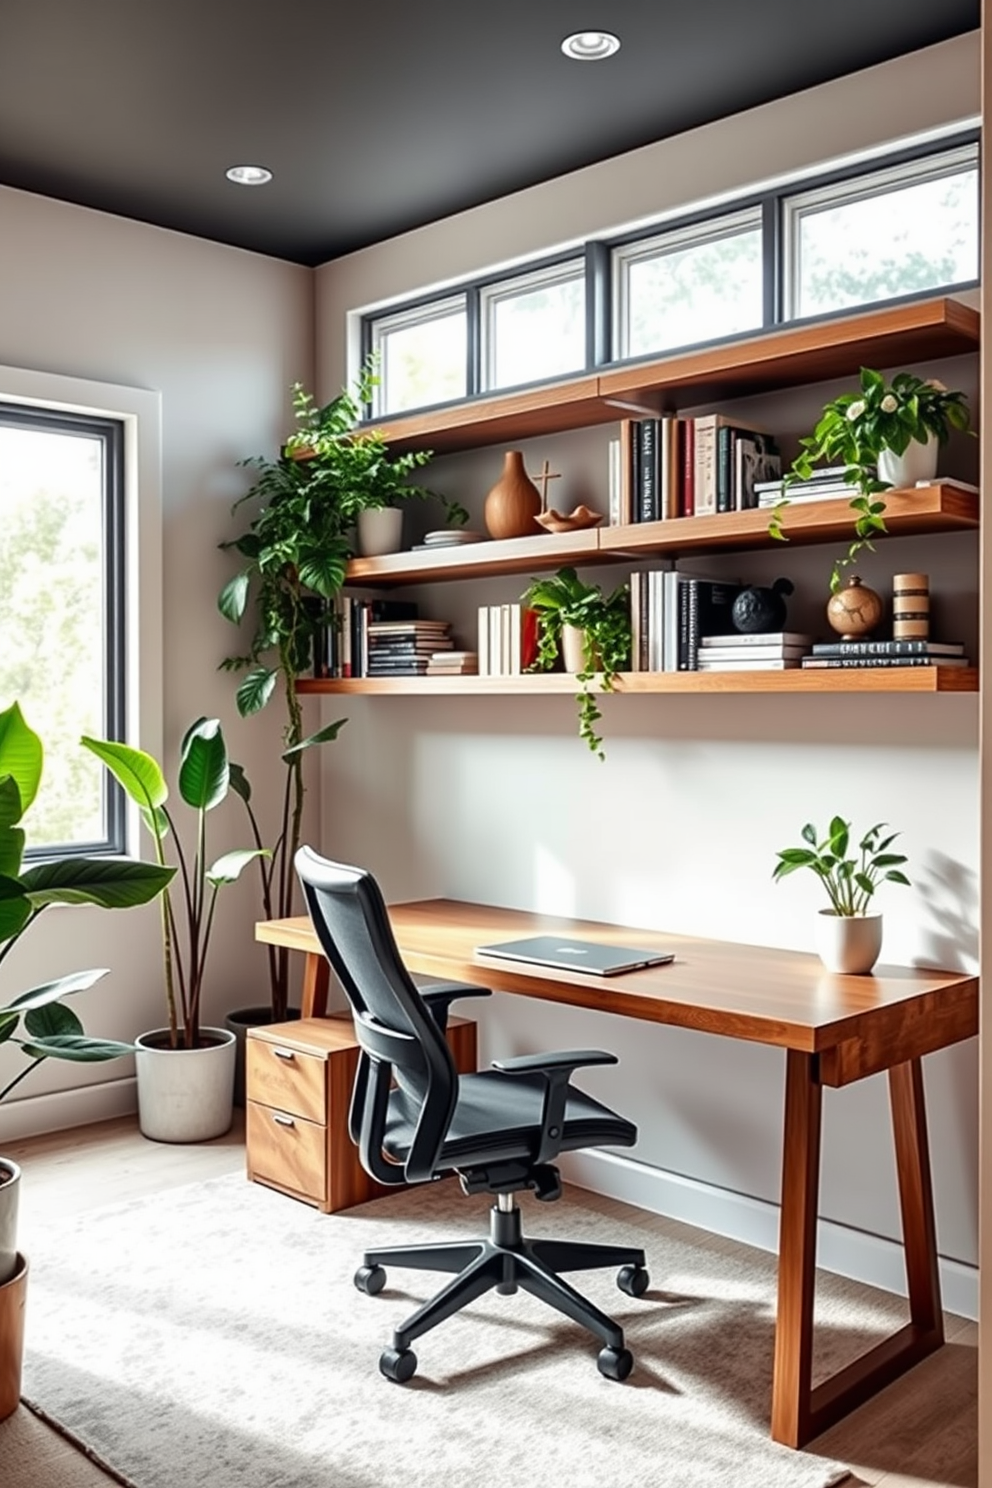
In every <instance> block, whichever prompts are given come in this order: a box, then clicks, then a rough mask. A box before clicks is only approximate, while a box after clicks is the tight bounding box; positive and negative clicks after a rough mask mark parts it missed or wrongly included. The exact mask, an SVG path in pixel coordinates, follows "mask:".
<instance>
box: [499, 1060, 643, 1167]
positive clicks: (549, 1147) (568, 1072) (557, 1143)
mask: <svg viewBox="0 0 992 1488" xmlns="http://www.w3.org/2000/svg"><path fill="white" fill-rule="evenodd" d="M619 1062H620V1061H619V1060H618V1059H617V1056H616V1055H615V1054H608V1053H607V1052H606V1050H605V1049H562V1050H560V1051H558V1052H557V1053H553V1054H519V1055H517V1056H516V1057H515V1058H513V1059H494V1060H493V1064H492V1067H493V1069H494V1070H496V1071H497V1072H498V1073H499V1074H501V1075H511V1076H512V1075H542V1076H543V1077H544V1082H545V1084H544V1107H543V1110H542V1111H541V1136H540V1141H539V1142H538V1148H537V1152H536V1154H535V1156H534V1161H535V1163H546V1162H550V1161H551V1159H552V1158H553V1157H557V1155H558V1153H559V1152H560V1151H561V1138H562V1130H563V1125H564V1120H565V1105H566V1102H567V1101H568V1091H569V1081H570V1080H571V1077H572V1072H573V1070H577V1069H582V1068H583V1067H584V1066H587V1065H593V1064H619Z"/></svg>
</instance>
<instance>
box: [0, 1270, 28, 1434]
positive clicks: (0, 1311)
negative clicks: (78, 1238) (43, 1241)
mask: <svg viewBox="0 0 992 1488" xmlns="http://www.w3.org/2000/svg"><path fill="white" fill-rule="evenodd" d="M27 1295H28V1263H27V1260H26V1258H25V1257H24V1256H22V1255H19V1256H18V1257H17V1268H16V1270H15V1271H14V1274H13V1276H12V1277H11V1279H10V1280H9V1281H6V1282H4V1284H3V1286H0V1421H5V1420H6V1419H7V1417H8V1416H12V1415H13V1414H14V1412H15V1410H16V1409H17V1407H18V1404H19V1402H20V1399H21V1365H22V1364H23V1361H24V1309H25V1306H26V1304H27Z"/></svg>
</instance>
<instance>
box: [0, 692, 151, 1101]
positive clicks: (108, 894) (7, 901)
mask: <svg viewBox="0 0 992 1488" xmlns="http://www.w3.org/2000/svg"><path fill="white" fill-rule="evenodd" d="M43 763H44V749H43V746H42V742H41V740H40V738H39V737H38V735H37V734H36V733H35V732H34V730H33V729H32V728H30V727H29V725H28V724H27V723H26V722H25V719H24V716H23V714H22V713H21V709H20V706H19V704H17V703H16V702H15V703H12V704H11V706H10V707H9V708H5V709H4V710H3V711H2V712H0V963H2V962H3V961H4V960H5V959H6V958H7V956H8V955H9V954H10V952H11V951H12V950H13V949H14V947H15V946H16V945H17V943H18V941H19V940H20V938H21V936H22V935H24V934H25V933H26V932H27V931H28V930H29V929H30V927H31V926H32V925H33V924H34V922H35V920H37V919H38V918H39V916H40V915H42V914H43V913H44V911H45V910H46V909H48V908H49V907H50V906H51V905H53V904H95V905H97V906H98V907H99V908H101V909H130V908H133V907H135V906H137V905H139V904H147V903H148V902H149V901H150V900H152V899H154V898H155V896H156V895H157V894H160V893H162V891H163V890H164V889H165V888H166V886H167V884H168V882H169V880H170V879H171V877H172V875H173V872H174V871H175V870H174V869H172V868H167V867H164V866H162V865H160V864H155V863H143V862H140V861H138V860H137V859H134V858H87V857H71V858H50V859H48V860H47V861H45V862H36V863H29V864H28V866H27V867H25V866H24V863H23V858H24V849H25V846H26V834H25V831H24V828H23V827H22V826H21V820H22V818H23V816H24V815H25V813H26V812H27V810H28V808H29V807H30V805H31V803H32V801H33V800H34V798H35V796H36V795H37V794H38V788H39V786H40V784H41V776H42V767H43ZM106 975H107V970H106V968H102V969H97V970H92V971H78V972H73V973H71V974H70V975H68V976H63V977H58V978H57V979H56V980H55V981H53V982H45V983H43V984H42V985H41V986H38V987H32V988H31V989H30V991H28V992H22V993H20V995H19V996H17V997H15V998H13V999H12V1000H11V1001H9V1002H7V1003H6V1004H4V1005H3V1006H0V1045H3V1044H10V1045H12V1046H16V1047H17V1048H19V1049H20V1051H21V1053H22V1054H24V1055H25V1056H26V1057H27V1059H28V1060H29V1061H30V1062H29V1063H28V1064H27V1065H25V1066H24V1068H23V1069H22V1070H21V1071H20V1072H19V1073H18V1074H16V1075H15V1076H14V1077H13V1079H11V1080H9V1081H8V1082H7V1083H6V1084H4V1085H0V1100H3V1098H4V1097H5V1096H7V1095H9V1094H10V1092H11V1091H12V1090H13V1089H14V1088H15V1086H17V1085H19V1084H20V1083H21V1081H22V1080H23V1079H25V1078H26V1076H28V1075H29V1074H30V1073H31V1071H32V1070H34V1069H37V1067H38V1065H39V1064H40V1063H41V1062H42V1060H45V1059H65V1060H70V1061H73V1062H76V1063H89V1062H92V1061H100V1060H105V1059H117V1058H119V1057H120V1056H121V1055H124V1054H130V1053H132V1052H133V1045H131V1044H126V1043H121V1042H119V1041H118V1040H116V1039H99V1038H89V1037H87V1035H86V1034H85V1033H84V1031H83V1025H82V1023H81V1022H80V1020H79V1018H78V1017H77V1015H76V1013H75V1012H74V1011H73V1010H72V1009H71V1008H69V1007H66V1005H65V1002H64V999H65V998H67V997H72V996H74V995H75V994H76V993H77V992H84V991H85V990H86V989H87V988H88V987H92V986H93V984H94V983H95V982H98V981H99V980H100V978H101V977H104V976H106Z"/></svg>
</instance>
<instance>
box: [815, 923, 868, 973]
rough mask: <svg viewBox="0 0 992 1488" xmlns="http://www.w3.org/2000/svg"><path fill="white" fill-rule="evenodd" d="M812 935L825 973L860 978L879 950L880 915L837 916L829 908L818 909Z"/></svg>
mask: <svg viewBox="0 0 992 1488" xmlns="http://www.w3.org/2000/svg"><path fill="white" fill-rule="evenodd" d="M813 933H814V938H815V942H816V949H817V952H818V954H819V957H820V960H821V961H822V962H823V964H824V966H825V967H826V968H827V970H828V971H840V972H845V973H847V974H848V975H851V974H854V975H863V974H864V973H865V972H868V971H871V969H872V967H873V966H874V965H875V962H876V961H877V960H878V956H879V952H880V951H881V949H882V916H881V915H880V914H875V915H838V914H834V912H833V910H832V909H821V910H819V911H818V912H817V916H816V922H815V925H814V932H813Z"/></svg>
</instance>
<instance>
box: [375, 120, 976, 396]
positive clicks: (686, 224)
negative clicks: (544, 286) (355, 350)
mask: <svg viewBox="0 0 992 1488" xmlns="http://www.w3.org/2000/svg"><path fill="white" fill-rule="evenodd" d="M981 148H982V146H981V130H980V128H978V127H976V126H971V127H968V128H965V129H959V130H955V131H954V132H952V133H949V134H947V135H946V136H944V137H942V138H939V139H929V140H926V141H920V142H917V143H915V144H911V145H908V146H905V147H904V148H900V149H889V150H884V151H876V152H873V153H872V154H871V155H870V156H866V157H864V158H862V159H859V160H857V161H852V162H850V163H848V164H846V165H842V166H837V167H835V168H832V169H827V170H823V171H817V172H811V173H809V174H808V175H804V176H802V177H797V178H794V179H792V180H789V181H783V182H779V183H776V184H775V185H773V186H769V187H768V188H767V189H762V190H757V191H751V192H746V193H742V194H741V195H740V196H737V197H734V198H732V199H727V200H723V201H721V202H720V203H719V205H712V206H709V207H701V208H698V209H693V210H689V211H687V212H681V213H677V212H676V213H672V214H671V215H668V216H665V217H663V218H658V219H655V220H654V221H653V222H650V223H647V224H644V225H642V226H640V227H638V228H637V229H636V230H634V231H629V232H626V233H623V234H613V235H603V236H602V237H598V238H592V239H588V240H586V241H585V242H584V243H582V244H579V245H575V244H573V245H571V246H569V247H567V248H564V249H561V250H559V251H558V252H556V253H554V254H547V255H544V256H542V257H539V258H535V259H533V260H531V261H529V262H527V263H525V264H519V265H515V266H514V268H513V269H512V270H510V269H506V268H504V269H502V270H500V271H498V272H496V271H491V272H489V273H485V274H483V275H477V276H475V277H473V278H471V279H466V280H464V281H459V283H458V284H456V285H454V286H448V287H446V289H445V290H444V291H441V292H436V293H434V294H431V293H424V294H421V295H418V296H416V297H412V298H410V299H409V300H405V301H403V302H402V303H397V302H394V303H393V304H391V305H389V306H383V307H382V308H381V309H376V308H371V309H368V310H366V311H364V312H362V313H361V315H360V316H359V317H358V319H359V325H360V346H361V352H362V355H363V357H364V356H366V355H367V354H368V353H369V351H370V350H371V348H372V338H373V327H374V326H375V325H376V323H377V322H379V321H382V320H385V319H387V318H392V317H394V316H396V315H399V314H402V313H403V312H404V311H407V310H413V309H424V308H428V307H430V306H431V305H432V304H433V305H437V304H440V303H443V302H444V301H445V300H449V301H450V299H451V298H452V296H453V295H457V294H464V296H465V303H466V311H467V315H468V337H467V346H468V362H469V366H468V375H467V379H466V386H467V392H466V396H465V398H464V399H456V400H447V402H446V403H440V402H438V403H432V404H425V405H423V406H422V407H421V408H417V409H404V410H403V411H402V413H395V414H393V413H386V412H383V411H379V412H377V413H376V414H375V415H374V416H375V417H376V418H377V419H378V420H381V421H387V420H389V419H392V418H408V417H414V416H416V414H418V413H422V412H426V411H427V410H428V409H429V408H430V409H434V408H441V407H444V406H451V404H452V403H454V402H457V403H463V402H465V403H468V402H471V401H473V400H478V399H479V398H484V397H498V396H500V395H501V394H503V393H504V392H509V391H514V392H518V391H527V390H530V389H535V388H540V387H546V386H551V385H553V384H554V383H556V382H561V381H564V380H568V378H569V377H575V376H581V375H582V373H583V372H585V373H589V372H593V371H598V370H604V369H607V368H611V367H620V366H628V365H636V364H637V363H643V362H649V361H657V360H658V359H659V358H662V357H665V356H669V355H672V354H674V353H675V352H676V351H678V352H679V353H684V352H688V351H694V350H703V349H705V348H707V347H711V346H720V345H730V344H733V343H734V342H735V341H739V340H744V339H747V338H749V337H752V336H754V335H756V334H761V332H763V331H772V330H776V329H781V328H783V327H785V326H789V325H796V324H803V325H806V324H815V323H817V322H825V321H829V320H832V319H834V318H836V317H838V316H843V315H850V314H852V313H856V312H858V311H868V310H871V309H875V308H877V307H878V306H880V305H896V304H911V303H913V302H915V301H919V300H925V299H930V298H932V297H933V296H934V295H935V294H945V295H953V294H961V293H964V292H967V291H970V290H975V289H977V288H979V286H980V279H979V278H977V277H976V278H974V279H969V280H963V281H960V282H958V283H955V284H941V285H935V286H933V287H932V288H930V289H927V290H919V291H914V292H911V293H909V294H906V295H901V296H889V297H886V298H885V299H882V300H875V301H871V302H865V303H864V304H859V305H857V306H847V307H844V308H843V309H840V310H836V311H833V310H831V311H826V312H818V313H817V314H815V315H810V316H796V315H792V314H790V313H788V292H789V290H788V287H789V284H790V273H791V266H790V261H789V253H790V250H791V246H792V245H791V244H789V243H788V242H787V240H786V237H787V235H786V220H787V211H788V206H789V203H790V202H792V201H793V200H794V199H795V198H797V197H803V196H808V195H810V194H811V193H813V192H818V191H827V190H831V189H837V188H839V187H841V186H842V185H843V184H845V183H846V184H848V185H850V184H851V183H853V182H857V181H859V180H861V181H865V182H869V181H871V180H872V179H873V178H878V177H879V176H881V175H887V174H890V173H896V172H899V171H903V172H904V173H905V175H906V179H912V175H913V170H912V168H913V167H914V166H917V165H918V164H919V163H920V162H930V165H931V167H932V170H933V174H934V175H935V176H936V175H940V174H944V173H946V172H945V171H944V170H942V169H941V162H942V161H946V160H947V159H948V158H949V157H953V156H954V155H955V154H960V155H961V156H962V158H963V157H964V153H965V152H966V151H969V150H973V151H975V160H976V168H977V171H978V182H979V193H981ZM920 170H922V171H925V170H926V165H925V164H924V165H923V166H922V167H920ZM919 173H920V171H917V174H919ZM889 189H894V188H889ZM749 212H754V213H756V214H758V216H759V217H760V223H761V234H762V319H761V324H760V326H755V327H752V328H750V329H748V330H746V331H741V332H734V333H733V334H732V335H728V336H719V337H714V338H712V339H710V340H706V341H697V342H692V343H689V344H687V345H685V346H680V347H678V348H673V347H666V348H664V349H658V350H656V351H651V352H643V353H641V352H639V353H638V354H637V355H633V356H623V355H619V354H618V350H617V347H618V345H619V328H620V326H621V317H622V314H623V313H625V312H623V311H622V310H621V307H620V304H619V297H618V293H617V274H618V268H617V263H618V261H620V260H622V259H623V258H624V256H626V257H627V258H628V259H629V258H631V257H632V256H633V255H634V254H635V253H637V252H638V251H640V245H643V244H645V243H648V242H651V241H652V240H654V241H658V242H661V241H664V240H666V239H671V238H672V237H673V236H674V235H677V234H686V235H687V237H688V235H690V234H692V233H693V232H701V233H705V229H706V227H707V225H709V224H713V225H717V224H719V223H721V222H724V221H726V220H727V219H728V218H732V217H735V216H743V215H744V214H746V213H749ZM978 222H979V245H978V247H979V258H980V255H981V234H982V213H981V196H980V197H979V218H978ZM689 240H691V238H689ZM582 255H584V257H585V281H586V357H585V365H584V366H583V367H581V368H577V369H576V371H575V373H572V374H558V375H556V376H553V377H542V378H535V379H533V380H532V381H529V382H526V383H520V384H515V385H514V387H513V388H512V389H510V388H492V389H486V388H485V387H484V386H483V376H482V369H483V363H484V360H485V357H486V349H485V346H484V344H483V343H484V335H483V331H484V327H483V323H482V311H481V305H480V300H481V297H482V296H483V295H484V294H485V293H486V292H487V291H489V290H490V289H491V288H492V287H494V286H499V287H503V286H507V287H509V286H511V285H512V284H513V282H514V281H515V280H520V279H524V278H527V277H528V276H531V275H536V274H538V273H540V272H541V271H543V270H545V269H551V268H553V267H554V266H555V265H560V264H562V263H564V262H575V261H576V260H577V259H578V258H579V257H581V256H582ZM366 414H367V417H370V418H371V417H373V414H372V410H371V409H368V410H366Z"/></svg>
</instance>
